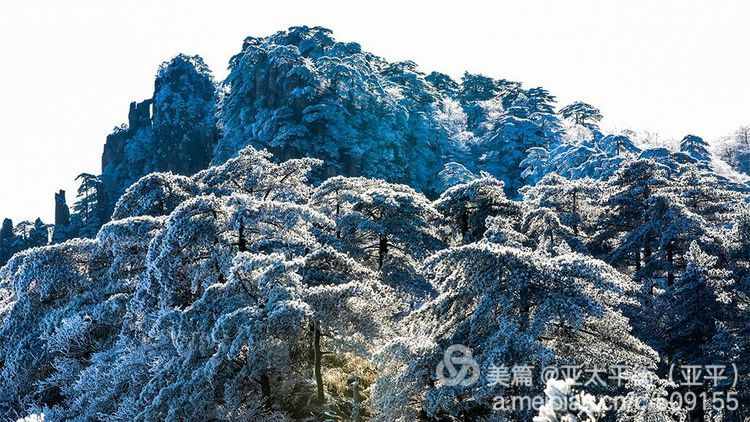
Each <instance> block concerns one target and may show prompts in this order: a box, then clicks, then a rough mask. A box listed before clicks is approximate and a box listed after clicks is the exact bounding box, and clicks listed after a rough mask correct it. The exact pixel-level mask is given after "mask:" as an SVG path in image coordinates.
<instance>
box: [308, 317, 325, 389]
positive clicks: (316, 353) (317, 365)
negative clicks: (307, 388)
mask: <svg viewBox="0 0 750 422" xmlns="http://www.w3.org/2000/svg"><path fill="white" fill-rule="evenodd" d="M310 328H311V330H312V337H313V375H314V376H315V384H316V385H317V387H318V393H317V398H318V403H324V402H325V396H324V394H323V372H322V370H321V362H320V361H321V357H322V352H321V351H320V322H318V321H317V320H316V321H315V322H313V323H312V325H311V327H310Z"/></svg>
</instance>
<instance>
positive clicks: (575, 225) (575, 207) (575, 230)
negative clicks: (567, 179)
mask: <svg viewBox="0 0 750 422" xmlns="http://www.w3.org/2000/svg"><path fill="white" fill-rule="evenodd" d="M573 233H575V235H576V236H578V192H577V191H575V190H574V191H573Z"/></svg>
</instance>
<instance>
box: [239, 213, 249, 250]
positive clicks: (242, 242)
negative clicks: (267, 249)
mask: <svg viewBox="0 0 750 422" xmlns="http://www.w3.org/2000/svg"><path fill="white" fill-rule="evenodd" d="M237 247H238V248H239V250H240V252H246V251H247V240H245V224H244V223H243V222H242V221H241V220H240V228H239V240H238V241H237Z"/></svg>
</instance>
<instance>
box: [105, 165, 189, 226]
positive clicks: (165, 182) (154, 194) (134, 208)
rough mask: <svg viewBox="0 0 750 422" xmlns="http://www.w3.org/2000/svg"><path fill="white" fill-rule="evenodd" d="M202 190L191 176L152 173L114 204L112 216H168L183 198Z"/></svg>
mask: <svg viewBox="0 0 750 422" xmlns="http://www.w3.org/2000/svg"><path fill="white" fill-rule="evenodd" d="M199 192H200V189H199V187H198V184H197V183H195V182H194V181H192V180H191V179H190V178H188V177H185V176H178V175H174V174H172V173H151V174H149V175H147V176H144V177H142V178H141V179H139V180H138V181H137V182H136V183H134V184H133V185H132V186H130V187H129V188H128V189H127V190H126V191H125V193H124V194H123V195H122V196H121V197H120V199H119V200H118V201H117V204H116V205H115V210H114V212H113V214H112V219H113V220H120V219H123V218H127V217H136V216H141V215H151V216H160V215H169V214H170V213H171V212H172V211H174V209H175V208H177V206H178V205H180V204H181V203H182V202H183V201H185V200H186V199H189V198H191V197H193V196H196V195H198V194H199Z"/></svg>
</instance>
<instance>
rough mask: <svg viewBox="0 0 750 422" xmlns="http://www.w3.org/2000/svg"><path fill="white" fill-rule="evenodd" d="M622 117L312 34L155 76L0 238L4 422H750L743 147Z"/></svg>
mask: <svg viewBox="0 0 750 422" xmlns="http://www.w3.org/2000/svg"><path fill="white" fill-rule="evenodd" d="M602 117H603V116H602V113H601V111H600V110H598V109H597V108H596V107H595V106H594V105H591V104H587V103H584V102H575V103H572V104H568V105H564V106H562V107H559V106H558V104H557V102H556V99H555V97H554V96H553V95H552V94H551V93H550V92H548V91H547V90H545V89H544V88H540V87H537V88H526V87H524V86H523V85H522V84H521V83H518V82H514V81H508V80H502V79H501V80H498V79H493V78H490V77H487V76H483V75H479V74H469V73H466V74H464V75H463V77H462V78H461V80H460V81H456V80H453V79H452V78H451V77H449V76H448V75H445V74H442V73H438V72H432V73H429V74H427V73H423V72H422V71H420V69H419V68H418V66H417V65H416V64H415V63H413V62H397V63H393V62H389V61H387V60H385V59H383V58H381V57H378V56H376V55H374V54H371V53H368V52H366V51H363V50H362V48H361V47H360V45H358V44H356V43H350V42H338V41H336V40H335V39H334V38H333V36H332V34H331V32H330V31H329V30H327V29H325V28H319V27H314V28H310V27H293V28H290V29H288V30H286V31H281V32H278V33H276V34H273V35H271V36H268V37H260V38H259V37H248V38H246V39H245V40H244V42H243V45H242V49H241V51H240V52H239V53H238V54H237V55H235V56H233V57H232V58H231V59H230V60H229V74H228V76H227V78H226V79H225V80H224V81H222V82H217V81H215V80H214V78H213V76H212V74H211V71H210V70H209V69H208V67H207V66H206V65H205V63H204V62H203V60H202V59H201V58H200V57H197V56H185V55H179V56H177V57H175V58H173V59H171V60H170V61H167V62H165V63H163V64H162V65H161V66H160V67H159V69H158V71H157V74H156V80H155V84H154V94H153V97H152V98H150V99H147V100H144V101H140V102H134V103H132V104H131V105H130V110H129V114H128V124H124V125H121V126H118V127H116V128H115V130H114V131H113V132H112V133H111V134H110V135H109V136H108V137H107V139H106V142H105V145H104V151H103V155H102V169H101V174H98V175H95V174H88V173H83V174H81V175H80V176H79V178H78V180H79V182H80V188H79V190H78V192H77V193H76V198H75V202H74V203H73V206H72V207H68V204H67V200H66V196H65V192H63V191H60V192H58V193H56V194H55V203H54V205H55V222H54V224H50V225H48V224H45V223H44V222H43V221H42V220H40V219H36V221H35V222H33V223H32V222H30V221H24V222H21V223H19V224H16V225H14V224H13V222H11V221H10V220H7V219H6V220H5V221H3V224H2V228H1V229H0V265H2V264H4V266H3V267H2V268H1V269H0V420H16V419H20V418H24V417H27V420H30V421H31V420H42V419H43V420H45V421H59V420H80V421H88V420H107V421H110V420H128V421H129V420H139V421H157V420H216V421H219V420H222V421H223V420H232V421H234V420H237V421H245V420H253V421H256V420H257V421H287V420H289V421H292V420H299V421H357V422H359V421H367V420H373V421H414V420H420V421H531V420H533V421H535V422H556V421H585V420H589V421H594V420H598V421H634V422H636V421H644V422H645V421H665V422H666V421H728V422H742V421H747V420H748V418H750V185H749V184H748V183H747V180H748V179H749V177H748V176H747V173H748V172H750V128H747V127H743V128H740V129H738V130H737V132H736V134H733V135H732V136H730V137H727V138H726V139H722V140H717V142H712V143H709V142H706V141H704V139H702V138H701V137H700V136H697V135H693V134H688V135H686V136H685V137H684V138H682V139H681V140H680V141H679V142H674V143H671V142H660V141H658V139H657V138H656V137H654V136H651V135H650V134H648V133H646V132H639V131H635V130H621V131H617V132H616V133H605V131H603V130H602V128H600V126H599V122H600V121H601V119H602ZM457 345H458V346H460V347H461V350H463V351H464V355H463V356H464V358H466V357H468V358H470V359H469V360H466V359H464V360H451V359H450V356H449V355H450V353H451V351H452V350H456V349H455V346H457ZM467 351H468V354H466V353H467ZM451 363H456V364H457V365H459V364H460V365H461V366H462V371H461V374H462V375H464V376H468V378H466V379H462V380H458V381H464V382H452V380H454V379H456V375H457V374H456V373H455V372H456V371H454V369H455V368H454V367H453V366H452V365H451ZM472 364H473V366H472ZM441 365H442V366H441ZM464 365H469V366H472V368H471V371H470V374H467V373H465V372H464V371H465V369H466V366H464ZM446 366H450V368H448V369H447V370H446V371H443V369H446V368H445V367H446ZM522 367H523V368H526V369H529V370H532V368H533V370H532V372H533V375H534V376H533V380H532V381H528V380H527V381H524V382H521V381H520V380H521V377H520V376H519V377H518V378H517V377H516V375H517V373H516V369H518V368H522ZM719 367H721V368H723V369H726V372H723V371H722V375H723V376H722V377H718V376H717V377H714V378H708V377H707V376H705V375H706V374H707V373H708V372H709V370H710V369H712V368H713V370H714V375H716V374H717V372H716V368H719ZM511 368H512V369H513V373H512V374H513V381H514V382H503V379H504V378H503V374H505V375H508V374H507V372H503V370H506V371H507V370H510V369H511ZM542 368H578V369H579V370H580V371H584V372H585V371H586V370H591V369H593V368H603V369H604V374H605V375H604V376H602V377H603V378H605V379H607V375H609V374H611V369H612V368H622V369H623V371H622V372H623V373H622V374H621V375H623V376H622V377H621V378H620V379H618V382H601V383H585V382H583V379H584V378H586V379H588V376H583V375H580V374H579V376H575V375H571V374H569V373H566V374H564V375H563V374H562V373H561V374H557V375H559V376H556V377H553V378H552V379H541V378H540V376H539V375H540V374H539V371H540V370H541V369H542ZM686 368H687V369H691V368H692V369H693V370H695V371H698V370H701V371H703V373H704V377H703V378H701V379H700V382H685V381H686V380H685V379H684V378H685V370H686ZM519 371H520V369H519ZM446 373H449V374H450V375H451V376H450V377H448V379H446V377H445V374H446ZM519 373H520V372H519ZM678 375H682V376H678ZM515 381H518V382H515ZM709 381H711V382H709ZM514 396H529V397H536V396H539V397H543V398H545V400H546V404H545V405H544V406H542V407H541V408H513V407H504V406H498V400H497V398H498V397H500V398H508V397H514ZM555 397H566V398H567V399H566V403H567V404H568V406H565V407H563V408H561V407H556V406H552V405H551V403H552V402H553V400H552V399H553V398H555ZM676 398H680V402H679V403H676V400H675V399H676ZM687 398H692V399H691V400H688V399H687ZM606 400H616V401H618V403H619V405H618V406H616V407H610V408H607V407H606V406H605V401H606Z"/></svg>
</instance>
